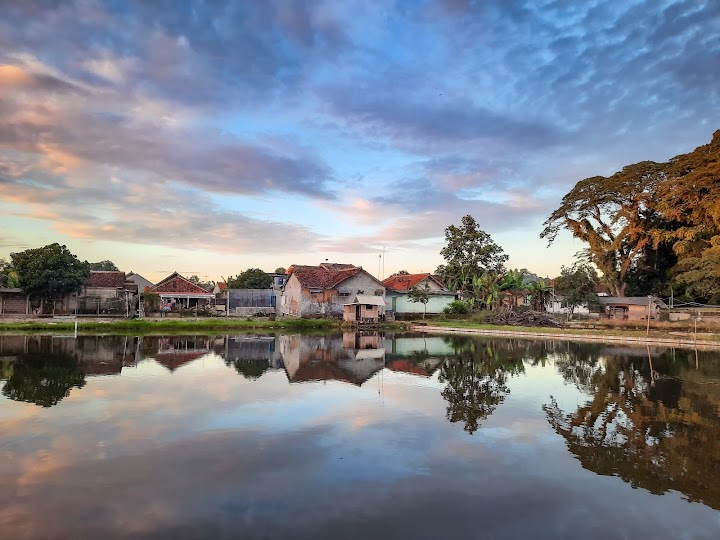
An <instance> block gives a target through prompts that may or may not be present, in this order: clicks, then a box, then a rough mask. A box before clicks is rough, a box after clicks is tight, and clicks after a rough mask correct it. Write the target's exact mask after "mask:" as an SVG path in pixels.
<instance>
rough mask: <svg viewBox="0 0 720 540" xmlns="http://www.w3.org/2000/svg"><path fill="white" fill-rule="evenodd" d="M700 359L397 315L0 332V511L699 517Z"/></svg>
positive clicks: (117, 533)
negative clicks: (182, 329) (253, 330)
mask: <svg viewBox="0 0 720 540" xmlns="http://www.w3.org/2000/svg"><path fill="white" fill-rule="evenodd" d="M718 359H719V358H718V355H717V354H714V353H701V354H700V355H699V356H698V357H696V356H695V353H694V352H693V351H681V350H672V349H650V350H648V349H644V348H639V349H638V348H618V347H606V346H604V345H600V344H593V345H584V344H572V343H565V342H553V341H538V342H534V341H527V340H504V339H471V338H468V337H441V336H425V337H419V336H417V335H415V334H402V333H394V334H393V333H387V334H383V333H346V334H342V335H341V334H338V335H304V336H301V335H285V334H278V335H238V336H172V337H142V338H139V337H132V336H129V337H125V336H118V337H94V336H93V337H80V338H78V339H69V338H58V337H55V338H53V337H49V336H0V379H2V382H0V388H1V389H2V396H0V433H1V434H2V436H1V437H0V524H2V526H3V535H5V536H8V537H9V538H10V537H11V538H69V537H77V538H129V537H142V538H148V537H152V538H187V537H234V536H236V535H237V531H242V532H243V534H242V536H245V537H265V538H284V537H301V538H324V537H333V538H335V537H342V538H352V537H356V538H363V537H408V536H412V537H418V538H421V537H424V538H438V537H477V531H478V529H477V523H478V522H482V530H483V532H484V533H487V537H489V538H531V537H532V538H575V537H580V536H582V537H583V538H603V539H604V538H615V537H657V538H673V537H686V538H716V537H718V535H717V533H718V523H719V522H718V518H719V516H720V513H718V512H716V511H715V510H713V509H720V487H718V486H717V485H716V483H715V482H714V480H715V479H716V478H717V477H718V472H719V471H720V469H719V467H720V463H719V462H718V461H719V460H720V447H719V443H718V435H717V434H718V433H720V425H719V424H718V422H719V420H718V413H719V412H720V409H719V408H720V384H719V383H720V367H719V366H720V363H719V362H718ZM51 406H54V407H53V408H52V409H50V410H48V409H47V407H51ZM580 465H582V467H581V466H580ZM630 486H632V487H633V488H640V489H630ZM660 494H664V496H663V497H658V495H660ZM683 499H684V500H683ZM116 500H122V501H123V503H122V504H108V503H107V501H116ZM158 501H160V502H158ZM439 501H440V502H441V503H442V504H439ZM687 501H695V502H698V503H702V504H688V503H687ZM518 507H521V508H523V511H522V512H517V508H518ZM388 509H392V511H388ZM328 516H334V517H332V518H329V517H328ZM3 535H0V536H3Z"/></svg>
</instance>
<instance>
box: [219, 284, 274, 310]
mask: <svg viewBox="0 0 720 540" xmlns="http://www.w3.org/2000/svg"><path fill="white" fill-rule="evenodd" d="M227 292H228V298H229V307H230V310H231V311H232V310H234V309H236V308H249V307H264V308H272V307H275V291H274V290H273V289H228V291H227Z"/></svg>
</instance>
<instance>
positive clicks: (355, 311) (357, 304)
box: [343, 294, 385, 323]
mask: <svg viewBox="0 0 720 540" xmlns="http://www.w3.org/2000/svg"><path fill="white" fill-rule="evenodd" d="M384 309H385V298H383V297H381V296H374V295H369V294H356V295H355V297H354V298H353V300H352V301H351V302H348V303H347V304H343V320H344V321H348V322H357V323H373V322H379V321H380V317H381V310H383V311H384Z"/></svg>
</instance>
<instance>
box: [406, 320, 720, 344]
mask: <svg viewBox="0 0 720 540" xmlns="http://www.w3.org/2000/svg"><path fill="white" fill-rule="evenodd" d="M412 330H413V331H415V332H423V333H428V334H468V335H480V336H495V337H514V338H522V339H551V340H562V341H586V342H596V341H601V342H613V343H616V342H617V343H628V344H632V345H655V346H657V345H663V346H667V347H681V348H687V349H706V350H720V341H711V340H707V339H698V340H695V339H694V338H680V337H674V336H667V337H657V336H655V337H652V336H650V337H645V336H621V335H616V334H605V333H597V334H575V333H567V332H563V331H562V330H558V331H557V332H537V331H532V330H488V329H484V328H452V327H445V326H419V325H415V326H413V327H412Z"/></svg>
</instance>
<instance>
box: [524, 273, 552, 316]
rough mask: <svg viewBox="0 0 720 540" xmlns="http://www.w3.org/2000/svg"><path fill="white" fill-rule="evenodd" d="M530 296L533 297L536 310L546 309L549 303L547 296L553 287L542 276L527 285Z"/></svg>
mask: <svg viewBox="0 0 720 540" xmlns="http://www.w3.org/2000/svg"><path fill="white" fill-rule="evenodd" d="M527 289H528V291H530V296H531V297H532V304H533V309H534V310H536V311H545V305H546V304H547V298H548V295H549V294H550V291H551V290H552V288H551V287H550V286H549V285H547V284H546V283H545V280H544V279H542V278H540V279H539V280H538V281H531V282H530V283H528V285H527Z"/></svg>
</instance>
